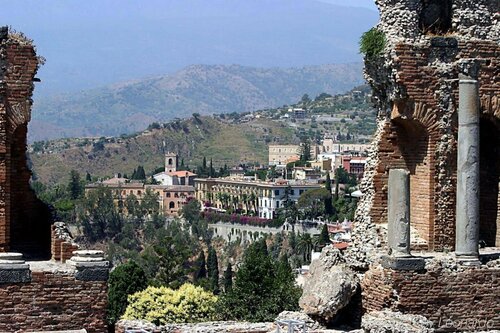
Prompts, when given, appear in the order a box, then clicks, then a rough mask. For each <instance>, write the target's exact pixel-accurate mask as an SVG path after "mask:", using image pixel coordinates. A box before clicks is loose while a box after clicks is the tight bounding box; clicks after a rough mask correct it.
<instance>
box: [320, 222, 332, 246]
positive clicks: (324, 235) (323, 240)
mask: <svg viewBox="0 0 500 333" xmlns="http://www.w3.org/2000/svg"><path fill="white" fill-rule="evenodd" d="M318 244H319V246H321V247H324V246H325V245H328V244H330V234H329V233H328V226H327V225H326V224H323V228H322V229H321V233H320V234H319V240H318Z"/></svg>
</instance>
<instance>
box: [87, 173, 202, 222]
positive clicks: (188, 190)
mask: <svg viewBox="0 0 500 333" xmlns="http://www.w3.org/2000/svg"><path fill="white" fill-rule="evenodd" d="M121 179H122V178H121ZM100 187H107V188H110V189H111V191H112V193H113V198H114V201H115V204H116V205H117V206H118V207H120V209H121V210H122V212H124V213H127V208H126V205H125V202H126V200H127V198H128V197H129V196H131V195H133V196H134V197H135V198H136V200H137V204H140V203H141V202H142V200H143V199H144V197H145V195H146V193H147V192H148V191H149V192H150V193H153V194H155V195H156V196H157V202H158V209H159V211H160V212H162V213H163V214H164V215H165V216H173V217H175V216H179V215H180V210H181V209H182V207H183V206H184V204H185V203H186V202H187V200H188V199H189V198H193V197H194V187H193V186H189V185H149V184H143V183H141V182H129V181H128V180H126V181H117V180H116V179H113V178H112V179H110V180H107V181H103V182H98V183H94V184H89V185H87V186H85V193H86V195H87V194H88V193H89V192H91V191H95V190H96V189H98V188H100Z"/></svg>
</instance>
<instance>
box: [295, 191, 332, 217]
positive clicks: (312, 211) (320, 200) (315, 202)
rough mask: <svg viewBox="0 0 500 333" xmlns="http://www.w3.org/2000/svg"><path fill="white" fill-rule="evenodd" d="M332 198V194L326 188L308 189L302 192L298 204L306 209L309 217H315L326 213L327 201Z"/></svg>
mask: <svg viewBox="0 0 500 333" xmlns="http://www.w3.org/2000/svg"><path fill="white" fill-rule="evenodd" d="M327 200H330V201H331V200H332V196H331V194H330V193H328V191H327V190H326V189H324V188H318V189H314V190H308V191H305V192H304V193H302V195H301V196H300V198H299V201H298V206H299V208H301V209H303V210H304V211H305V214H306V215H307V216H308V217H309V218H315V217H318V216H321V215H323V214H324V213H325V202H326V201H327Z"/></svg>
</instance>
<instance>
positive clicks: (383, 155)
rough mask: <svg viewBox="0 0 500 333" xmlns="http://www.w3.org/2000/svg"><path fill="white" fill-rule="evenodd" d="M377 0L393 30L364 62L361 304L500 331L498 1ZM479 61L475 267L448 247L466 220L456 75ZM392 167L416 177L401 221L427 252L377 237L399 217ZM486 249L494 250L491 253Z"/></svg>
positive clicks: (358, 239)
mask: <svg viewBox="0 0 500 333" xmlns="http://www.w3.org/2000/svg"><path fill="white" fill-rule="evenodd" d="M376 3H377V5H378V7H379V9H380V14H381V15H380V23H379V25H378V29H379V30H381V31H383V32H384V34H385V36H386V39H387V40H386V47H385V49H384V51H383V52H382V54H380V55H379V56H375V57H372V58H366V59H365V77H366V79H367V81H368V83H369V84H370V85H371V86H372V88H373V97H374V102H375V104H376V105H377V107H378V126H377V132H376V134H375V138H374V142H373V143H372V149H371V151H370V152H369V160H368V163H367V166H366V171H365V177H364V179H363V181H362V182H361V185H360V186H361V190H362V192H363V193H364V196H363V198H362V199H361V201H360V203H359V205H358V208H357V211H356V217H355V223H354V230H353V242H352V246H351V247H350V248H349V249H348V251H347V256H346V261H347V262H348V263H349V265H350V266H351V267H353V268H355V269H357V270H358V271H359V272H360V273H362V274H361V276H362V282H361V290H362V297H361V304H360V306H361V307H362V308H363V311H364V312H365V313H370V312H373V311H380V310H384V309H390V310H393V311H397V312H401V313H404V314H411V315H423V316H425V317H426V318H428V319H430V320H431V321H432V322H433V327H434V328H435V329H436V331H439V332H456V331H487V330H494V329H497V330H498V329H500V265H499V261H498V259H497V258H498V256H499V250H498V248H500V195H499V194H500V193H499V192H500V191H499V188H500V93H499V92H500V63H499V62H500V2H499V1H496V0H479V1H465V0H439V1H438V0H376ZM476 64H479V71H478V75H477V82H478V86H479V90H478V92H479V96H478V98H477V100H478V104H479V112H480V122H479V132H480V136H479V143H478V145H479V146H480V149H479V151H480V156H479V157H480V162H479V179H480V182H479V188H477V187H475V188H474V187H468V188H467V189H468V190H470V191H471V192H474V193H477V191H479V193H480V197H479V200H478V202H479V203H478V206H479V212H480V213H479V220H480V227H479V239H480V240H481V243H482V244H483V245H486V246H487V247H491V248H489V249H487V250H482V251H481V255H480V256H479V257H477V258H476V259H475V261H470V262H468V261H467V260H469V259H465V260H464V261H460V260H458V259H457V258H458V257H459V256H460V255H458V253H457V256H456V255H455V253H453V252H450V254H446V253H448V252H449V251H453V250H455V246H456V244H460V242H459V241H457V240H456V237H455V232H456V230H457V229H456V228H457V226H459V225H460V224H459V223H457V215H456V210H457V205H456V203H457V196H460V195H463V194H462V193H461V194H458V193H457V182H458V176H459V174H460V171H459V165H458V163H457V158H458V130H459V129H458V128H459V124H458V109H459V85H460V84H462V83H460V84H459V82H463V81H459V75H462V78H463V77H464V76H466V77H470V78H472V81H473V80H474V79H476V76H475V73H474V71H472V70H471V69H473V68H474V66H475V65H476ZM472 81H471V82H472ZM472 101H475V100H472ZM474 103H475V102H474ZM460 126H462V125H460ZM469 147H470V146H469ZM462 148H465V149H467V147H466V146H463V147H462ZM473 148H475V147H473ZM393 169H401V170H406V171H407V172H408V173H409V176H408V183H409V187H410V190H409V191H408V196H409V205H408V207H407V212H408V217H405V219H406V218H408V219H407V221H406V222H409V224H410V225H411V227H412V228H413V229H415V230H416V231H417V232H418V234H419V236H420V238H422V239H424V240H425V243H426V245H425V246H424V249H425V250H427V251H426V252H424V253H419V254H421V257H418V256H417V257H412V256H410V255H409V252H408V253H406V254H405V255H403V256H401V257H397V255H396V256H395V255H394V254H392V255H391V251H393V250H394V249H393V248H392V246H391V245H390V244H388V243H387V239H386V238H387V235H385V234H384V233H383V232H381V230H382V228H381V226H382V225H384V224H387V223H389V227H390V226H391V223H400V222H399V220H398V221H392V222H391V221H389V218H388V211H389V207H392V206H391V203H390V202H389V200H388V199H389V195H388V193H389V191H390V190H391V186H390V184H389V171H390V170H393ZM392 190H394V189H392ZM468 218H470V217H468ZM396 229H397V228H396ZM470 230H473V229H468V232H469V231H470ZM398 232H400V233H401V232H402V230H399V231H398ZM457 232H458V231H457ZM408 234H409V231H408ZM403 236H404V233H402V234H401V237H403ZM469 236H470V239H474V236H473V235H472V234H470V235H469ZM467 239H469V238H467ZM456 242H457V243H456ZM466 242H468V240H467V241H466ZM470 242H471V243H470V244H473V243H474V242H472V241H470ZM397 244H401V243H397ZM477 244H478V243H476V250H477ZM386 246H388V248H389V249H387V248H386ZM457 246H458V245H457ZM472 247H473V246H472ZM495 247H496V248H495ZM432 251H437V252H432ZM488 251H490V252H491V251H492V252H491V253H493V255H486V254H485V253H486V252H488ZM443 252H444V253H443ZM491 253H490V254H491ZM477 259H481V261H482V262H479V261H478V260H477ZM405 264H408V266H406V267H405V266H404V265H405ZM468 264H470V265H471V266H467V265H468ZM411 265H414V267H411Z"/></svg>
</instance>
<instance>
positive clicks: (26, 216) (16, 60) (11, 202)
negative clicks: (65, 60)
mask: <svg viewBox="0 0 500 333" xmlns="http://www.w3.org/2000/svg"><path fill="white" fill-rule="evenodd" d="M0 64H1V66H2V68H1V70H0V81H1V84H0V251H18V252H22V253H23V254H24V255H25V256H26V257H38V258H47V259H48V258H50V237H51V235H50V218H51V214H50V211H49V210H48V208H47V207H46V206H45V205H44V204H43V203H42V202H41V201H40V200H38V199H37V198H36V196H35V194H34V192H33V191H32V189H31V188H30V185H29V179H30V177H31V171H30V170H29V168H28V166H27V158H26V134H27V126H28V122H29V120H30V117H31V111H30V108H31V104H32V101H31V95H32V92H33V79H34V76H35V74H36V71H37V69H38V64H39V63H38V58H37V56H36V53H35V50H34V47H33V46H32V44H31V42H30V41H29V40H27V39H26V38H24V37H23V36H21V35H16V34H14V35H13V34H8V33H7V31H6V29H3V30H2V32H1V33H0Z"/></svg>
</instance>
